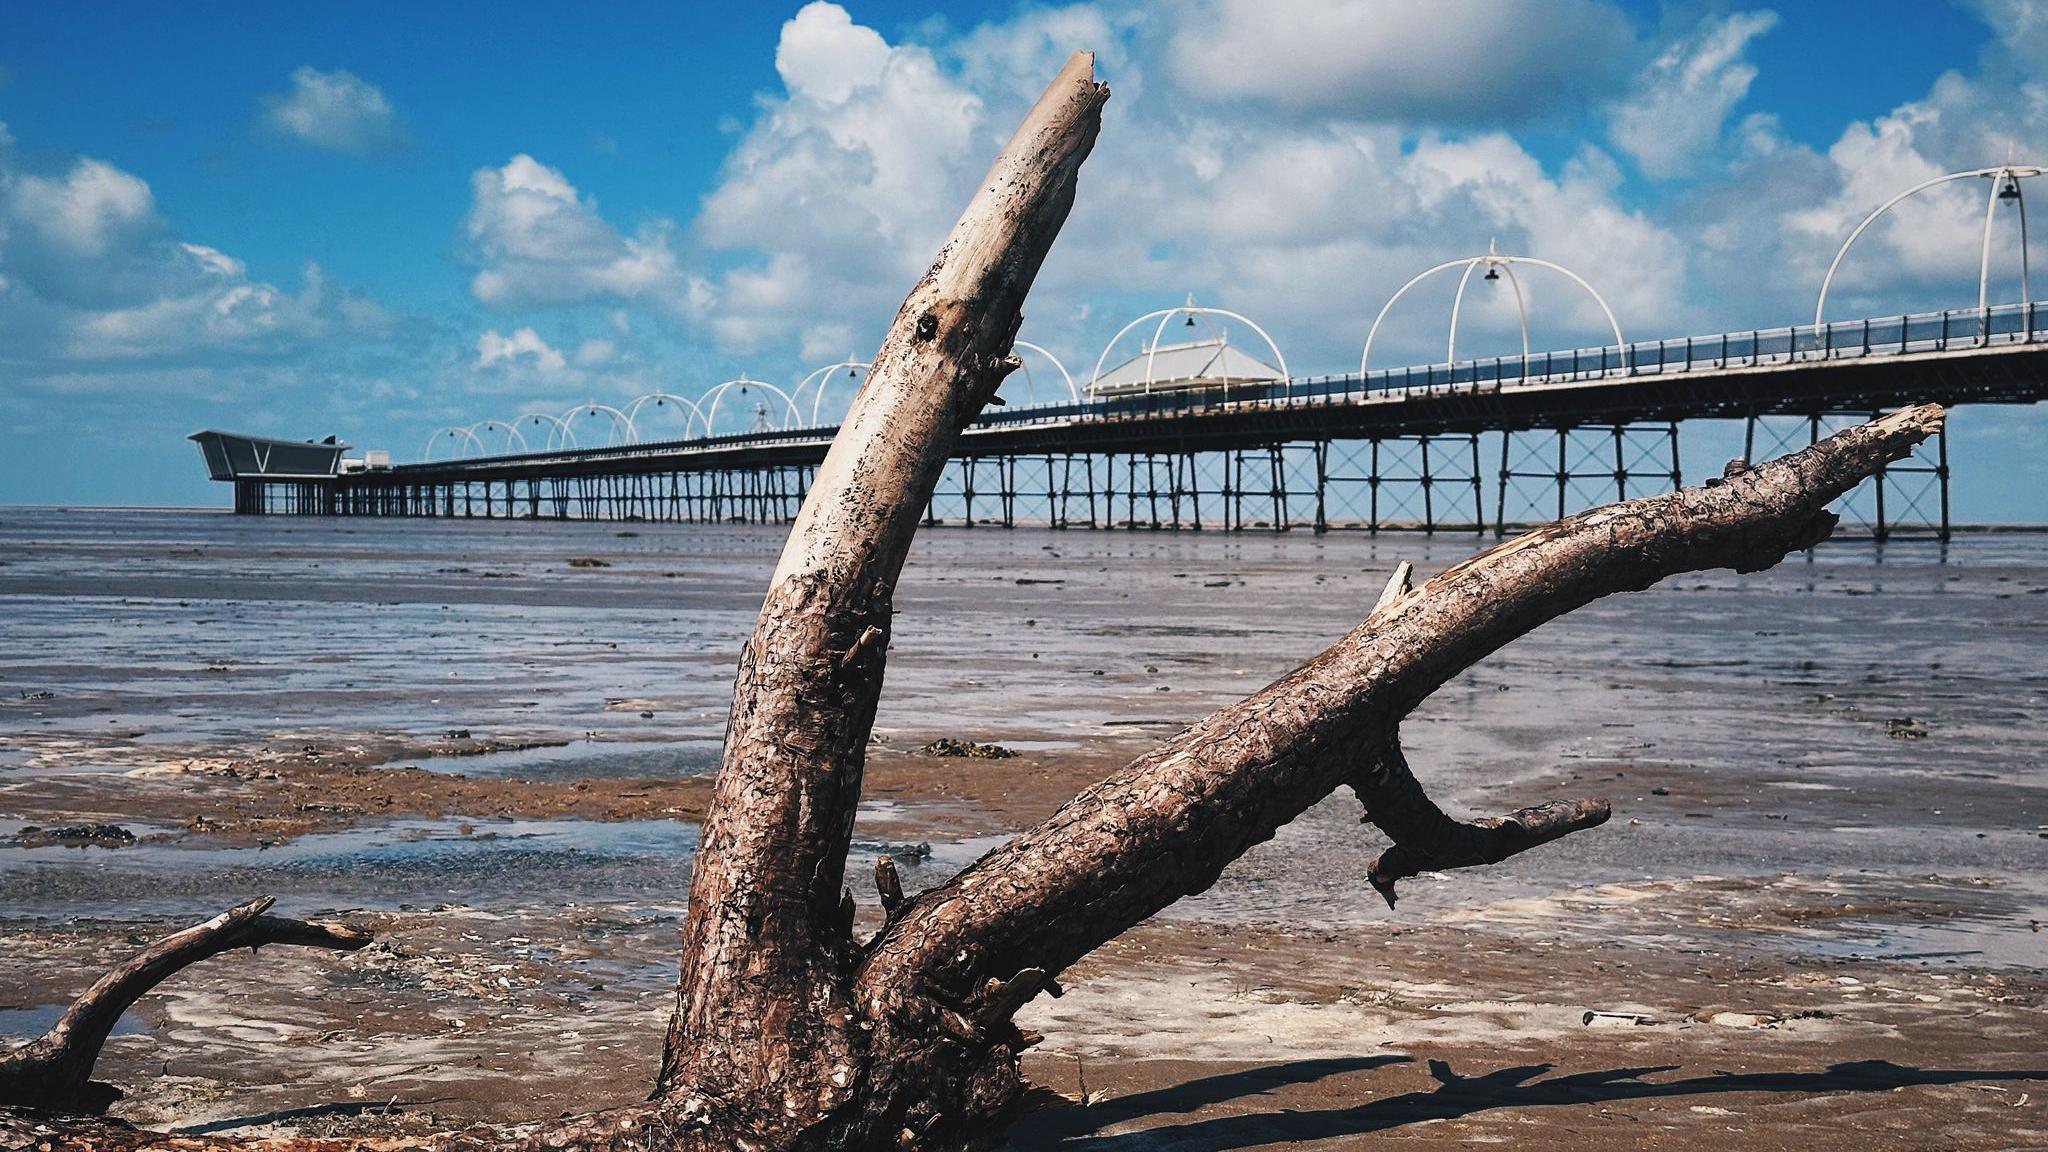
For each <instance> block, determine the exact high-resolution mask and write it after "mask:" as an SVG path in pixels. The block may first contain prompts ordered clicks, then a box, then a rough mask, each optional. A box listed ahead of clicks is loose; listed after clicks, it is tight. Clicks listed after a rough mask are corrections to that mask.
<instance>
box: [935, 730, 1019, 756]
mask: <svg viewBox="0 0 2048 1152" xmlns="http://www.w3.org/2000/svg"><path fill="white" fill-rule="evenodd" d="M918 751H920V752H922V753H924V754H925V755H927V756H947V757H964V758H966V759H969V760H1008V759H1009V758H1010V757H1012V756H1015V755H1016V753H1015V752H1012V751H1010V750H1009V749H1008V748H1005V747H1003V746H1002V745H1001V744H976V743H975V742H974V741H972V740H955V739H953V738H952V737H950V736H941V737H939V738H938V739H937V740H934V741H932V742H931V743H929V744H927V745H925V746H924V747H922V748H920V749H918Z"/></svg>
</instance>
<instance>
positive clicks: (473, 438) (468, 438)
mask: <svg viewBox="0 0 2048 1152" xmlns="http://www.w3.org/2000/svg"><path fill="white" fill-rule="evenodd" d="M444 439H447V440H453V441H455V443H456V449H455V455H456V456H457V457H458V458H460V457H461V455H462V448H461V445H463V444H464V443H467V444H468V445H469V446H470V447H471V448H474V449H476V454H477V455H478V456H482V455H484V442H483V441H482V440H479V439H477V435H476V433H474V432H472V431H470V430H469V429H467V428H462V427H455V426H450V427H447V428H437V429H435V430H434V434H433V435H431V436H429V437H427V443H426V446H425V447H424V448H423V449H421V451H420V461H421V462H422V463H432V462H433V459H434V446H435V445H437V444H439V443H441V441H442V440H444Z"/></svg>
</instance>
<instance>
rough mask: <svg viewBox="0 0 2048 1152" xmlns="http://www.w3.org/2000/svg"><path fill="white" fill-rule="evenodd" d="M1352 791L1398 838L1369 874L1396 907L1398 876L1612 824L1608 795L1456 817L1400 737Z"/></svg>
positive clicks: (1485, 860)
mask: <svg viewBox="0 0 2048 1152" xmlns="http://www.w3.org/2000/svg"><path fill="white" fill-rule="evenodd" d="M1351 790H1352V791H1353V792H1355V793H1357V795H1358V801H1359V803H1361V804H1363V805H1365V818H1366V819H1367V820H1370V821H1371V822H1372V823H1373V824H1375V825H1377V826H1378V827H1379V830H1380V831H1382V832H1384V833H1386V834H1387V839H1389V840H1392V841H1393V842H1394V845H1393V847H1391V848H1388V849H1387V850H1386V851H1385V852H1382V853H1380V855H1379V858H1378V859H1376V860H1374V861H1373V862H1372V867H1370V868H1368V869H1367V870H1366V873H1365V878H1366V880H1367V881H1369V882H1370V883H1371V884H1372V886H1373V889H1374V890H1375V891H1377V892H1378V893H1379V894H1380V895H1381V896H1383V897H1385V898H1386V901H1387V907H1389V908H1392V907H1393V906H1394V884H1395V882H1396V881H1400V880H1405V879H1407V878H1408V877H1410V876H1414V875H1417V874H1419V873H1423V872H1443V871H1447V870H1449V869H1452V868H1470V867H1474V866H1477V865H1480V864H1498V863H1500V862H1501V861H1503V860H1505V859H1507V858H1508V857H1510V856H1513V855H1516V854H1518V853H1521V852H1527V851H1528V850H1529V849H1531V848H1534V847H1536V846H1537V845H1539V844H1548V843H1550V842H1551V841H1552V840H1556V839H1559V838H1561V837H1564V836H1569V835H1571V834H1572V833H1574V832H1581V831H1584V830H1585V829H1587V828H1595V827H1598V826H1599V825H1602V824H1605V823H1607V817H1608V815H1609V811H1610V809H1609V808H1608V805H1607V801H1605V800H1597V799H1587V800H1552V801H1551V802H1549V803H1548V804H1539V805H1537V806H1535V807H1534V808H1523V809H1521V810H1519V811H1516V812H1510V813H1508V814H1507V815H1505V816H1492V817H1485V818H1483V819H1479V820H1471V821H1459V820H1453V819H1451V818H1450V817H1449V816H1446V815H1444V811H1443V809H1441V808H1439V807H1437V806H1436V802H1435V801H1434V800H1431V799H1430V798H1429V794H1428V793H1426V792H1424V791H1423V790H1422V782H1421V781H1419V780H1417V779H1416V778H1415V773H1413V772H1411V771H1409V769H1408V758H1407V757H1405V756H1403V755H1402V754H1401V745H1400V743H1399V742H1398V741H1396V740H1393V739H1389V740H1388V741H1387V744H1386V747H1385V748H1383V749H1382V750H1381V751H1380V753H1379V755H1377V756H1376V757H1374V758H1373V761H1372V763H1371V764H1370V765H1368V766H1367V767H1366V768H1365V769H1364V770H1362V771H1360V772H1359V773H1358V775H1356V776H1354V777H1352V779H1351Z"/></svg>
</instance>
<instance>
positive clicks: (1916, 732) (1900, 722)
mask: <svg viewBox="0 0 2048 1152" xmlns="http://www.w3.org/2000/svg"><path fill="white" fill-rule="evenodd" d="M1884 734H1885V735H1887V736H1889V737H1891V738H1892V739H1894V740H1925V739H1927V727H1926V726H1925V725H1923V724H1921V723H1920V722H1919V721H1918V720H1915V719H1913V718H1912V717H1911V716H1894V717H1892V718H1891V719H1889V720H1887V721H1885V722H1884Z"/></svg>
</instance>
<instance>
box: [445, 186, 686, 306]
mask: <svg viewBox="0 0 2048 1152" xmlns="http://www.w3.org/2000/svg"><path fill="white" fill-rule="evenodd" d="M470 193H471V195H470V207H469V216H468V218H467V220H466V221H465V223H464V230H465V232H466V233H467V235H468V238H469V241H470V244H471V246H472V249H473V253H472V254H473V256H474V258H475V259H476V260H477V262H479V263H480V264H482V265H483V267H482V269H481V270H480V271H478V272H477V274H476V275H475V277H473V278H472V279H471V281H470V290H471V292H472V293H474V294H475V296H476V298H477V299H478V300H480V301H482V302H483V303H485V304H489V305H491V306H493V307H498V308H520V307H531V306H542V305H559V304H574V303H581V302H584V301H590V300H606V299H610V300H627V301H640V302H645V303H649V304H653V305H656V306H658V307H663V308H668V309H671V310H675V311H681V310H683V309H685V308H687V307H688V305H689V303H690V300H691V298H692V295H693V294H694V293H695V292H696V291H697V288H696V287H695V285H694V284H693V282H692V280H691V278H689V277H687V276H685V275H684V274H683V271H682V269H681V266H680V264H679V262H678V261H677V259H676V255H675V252H674V251H673V249H672V248H671V245H670V238H671V236H672V235H673V233H674V231H675V226H674V224H673V223H671V222H670V221H668V220H665V219H662V220H655V221H651V222H649V223H648V224H646V225H645V226H643V227H642V228H641V229H640V230H639V231H638V232H637V233H636V234H634V235H631V236H628V235H625V234H624V233H622V232H620V231H619V230H618V229H617V228H616V227H614V226H613V225H612V224H611V223H610V222H609V221H607V220H606V219H605V218H604V217H603V216H602V215H601V214H599V212H598V209H597V204H596V203H595V202H594V201H591V200H588V199H586V198H584V197H583V196H581V195H580V194H578V193H577V191H576V186H575V185H573V184H571V183H570V182H569V180H568V178H567V177H566V176H564V175H563V174H562V172H561V171H560V170H559V169H555V168H551V167H549V166H547V165H546V164H543V163H541V162H540V161H538V160H535V159H534V158H533V157H531V156H528V155H525V154H523V153H522V154H520V155H517V156H514V157H513V158H512V159H511V160H510V161H508V162H507V163H506V164H505V165H504V166H503V167H499V168H480V169H478V170H477V172H476V173H475V175H473V176H472V177H471V178H470Z"/></svg>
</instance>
